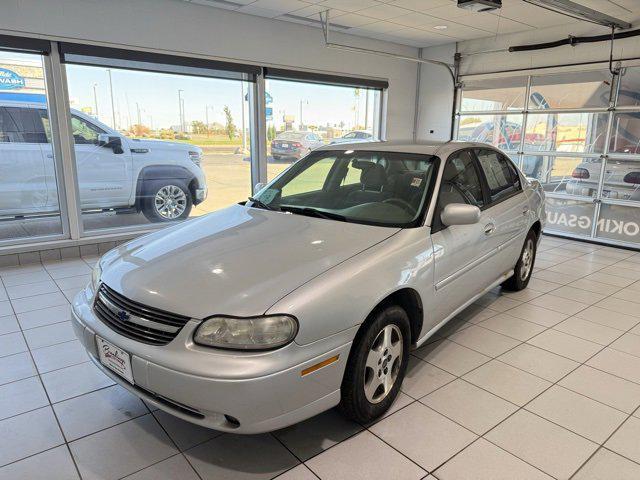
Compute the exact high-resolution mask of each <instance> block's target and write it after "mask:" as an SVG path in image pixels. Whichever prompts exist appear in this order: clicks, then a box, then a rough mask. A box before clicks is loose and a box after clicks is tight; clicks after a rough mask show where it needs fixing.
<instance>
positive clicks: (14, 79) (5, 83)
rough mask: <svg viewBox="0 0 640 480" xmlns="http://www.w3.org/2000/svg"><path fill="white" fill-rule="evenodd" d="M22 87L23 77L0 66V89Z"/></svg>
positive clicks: (23, 85)
mask: <svg viewBox="0 0 640 480" xmlns="http://www.w3.org/2000/svg"><path fill="white" fill-rule="evenodd" d="M24 87H25V82H24V77H21V76H20V75H18V74H17V73H16V72H14V71H13V70H9V69H8V68H0V90H14V89H16V88H24Z"/></svg>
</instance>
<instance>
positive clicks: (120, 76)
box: [67, 65, 373, 129]
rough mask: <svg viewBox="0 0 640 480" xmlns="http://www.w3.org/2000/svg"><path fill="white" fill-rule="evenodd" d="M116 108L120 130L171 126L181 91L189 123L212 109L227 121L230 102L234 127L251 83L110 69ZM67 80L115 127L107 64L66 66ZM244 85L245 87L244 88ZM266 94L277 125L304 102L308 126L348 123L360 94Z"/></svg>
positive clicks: (293, 89) (324, 90)
mask: <svg viewBox="0 0 640 480" xmlns="http://www.w3.org/2000/svg"><path fill="white" fill-rule="evenodd" d="M111 76H112V83H113V96H114V110H115V113H116V114H115V117H116V119H115V120H116V124H117V126H118V128H126V127H127V126H128V125H130V124H131V123H138V109H139V110H140V119H141V122H142V123H143V124H145V125H147V126H150V127H153V128H154V129H158V128H169V127H171V126H175V125H179V123H180V120H179V118H180V117H179V107H178V105H179V103H178V90H182V92H181V94H180V96H181V98H183V99H184V112H185V119H186V123H187V124H189V123H191V122H192V121H194V120H198V121H202V122H205V121H206V111H207V107H208V115H209V123H213V122H218V123H221V124H224V123H225V116H224V111H223V109H224V107H225V106H228V107H229V109H230V110H231V113H232V115H233V118H234V123H235V124H236V126H238V127H239V126H240V125H241V123H242V116H241V108H242V99H243V92H244V94H246V93H247V91H248V89H249V88H250V84H249V83H246V82H240V81H237V80H224V79H213V78H202V77H192V76H184V75H172V74H165V73H162V74H160V73H153V72H141V71H131V70H123V69H111ZM67 82H68V86H69V99H70V102H71V105H72V106H73V107H74V108H76V109H79V110H82V109H83V108H87V107H88V108H90V109H91V111H92V114H93V113H94V111H95V99H94V85H95V96H96V98H97V107H98V118H99V119H100V120H101V121H103V122H104V123H106V124H108V125H111V124H112V123H113V122H112V111H111V100H110V87H109V73H108V69H107V68H104V67H93V66H84V65H67ZM243 86H244V90H243ZM267 92H268V93H269V94H270V95H271V98H272V99H273V103H271V104H269V105H267V107H271V108H272V111H273V121H274V122H275V125H276V127H280V126H281V125H282V124H283V117H284V115H293V116H294V117H295V122H294V124H296V125H297V122H298V120H299V116H300V113H299V112H300V102H301V101H302V109H303V120H304V122H305V123H306V124H309V123H310V124H314V125H326V124H327V123H329V124H331V125H333V124H339V123H340V122H341V121H344V122H345V124H346V125H347V126H348V127H350V126H352V125H353V124H354V123H355V119H356V97H355V95H354V89H353V88H345V87H335V86H326V85H314V84H304V83H298V82H288V81H279V80H278V81H276V80H269V81H267ZM365 97H366V92H365V91H364V90H363V91H361V93H360V99H359V101H358V105H359V112H358V114H359V120H360V123H363V122H364V117H365V101H366V100H365ZM369 103H370V109H369V123H370V124H371V122H372V118H373V112H372V110H373V107H372V105H373V94H370V102H369ZM245 122H246V125H247V128H248V125H249V117H248V105H247V102H245Z"/></svg>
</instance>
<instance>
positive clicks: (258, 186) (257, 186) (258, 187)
mask: <svg viewBox="0 0 640 480" xmlns="http://www.w3.org/2000/svg"><path fill="white" fill-rule="evenodd" d="M266 185H267V184H266V183H262V182H258V183H256V184H255V186H254V187H253V193H258V192H259V191H260V190H262V189H263V188H264V187H265V186H266Z"/></svg>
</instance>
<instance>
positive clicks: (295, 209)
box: [280, 206, 349, 222]
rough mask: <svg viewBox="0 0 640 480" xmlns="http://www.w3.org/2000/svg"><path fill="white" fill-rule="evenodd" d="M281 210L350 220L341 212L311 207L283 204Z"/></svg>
mask: <svg viewBox="0 0 640 480" xmlns="http://www.w3.org/2000/svg"><path fill="white" fill-rule="evenodd" d="M280 210H283V211H285V212H291V213H297V214H300V215H306V216H308V217H317V218H326V219H328V220H338V221H340V222H348V221H349V220H347V217H345V216H344V215H340V214H339V213H332V212H324V211H322V210H317V209H315V208H311V207H290V206H282V207H280Z"/></svg>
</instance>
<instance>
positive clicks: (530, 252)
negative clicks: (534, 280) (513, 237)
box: [502, 230, 537, 292]
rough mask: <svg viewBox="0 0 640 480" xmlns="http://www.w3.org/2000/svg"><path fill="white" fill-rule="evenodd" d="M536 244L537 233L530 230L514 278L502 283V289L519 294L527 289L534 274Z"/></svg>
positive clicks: (514, 270)
mask: <svg viewBox="0 0 640 480" xmlns="http://www.w3.org/2000/svg"><path fill="white" fill-rule="evenodd" d="M536 243H537V237H536V233H535V232H534V231H533V230H530V231H529V233H528V234H527V238H526V239H525V241H524V245H523V247H522V251H521V252H520V257H519V258H518V263H516V266H515V268H514V269H513V276H512V277H511V278H509V279H507V280H505V281H504V282H502V287H503V288H504V289H505V290H511V291H515V292H518V291H520V290H524V289H525V288H527V285H529V280H530V279H531V274H532V273H533V264H534V262H535V260H536Z"/></svg>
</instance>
